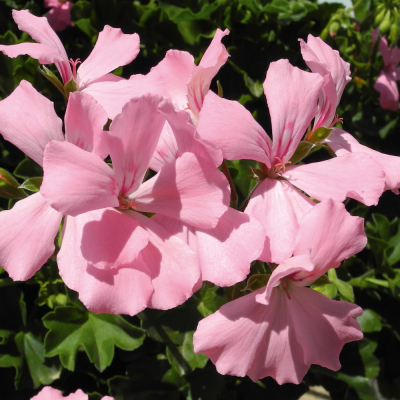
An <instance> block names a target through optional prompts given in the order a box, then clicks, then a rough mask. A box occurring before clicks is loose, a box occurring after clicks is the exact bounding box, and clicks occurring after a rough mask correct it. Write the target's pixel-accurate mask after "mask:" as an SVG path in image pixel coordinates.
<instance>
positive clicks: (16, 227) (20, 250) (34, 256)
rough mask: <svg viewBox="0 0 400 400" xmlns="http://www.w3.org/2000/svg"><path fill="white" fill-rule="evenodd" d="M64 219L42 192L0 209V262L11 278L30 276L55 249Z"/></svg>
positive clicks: (26, 277)
mask: <svg viewBox="0 0 400 400" xmlns="http://www.w3.org/2000/svg"><path fill="white" fill-rule="evenodd" d="M61 219H62V214H60V213H59V212H57V211H55V210H54V209H53V208H52V207H50V205H49V204H48V203H47V202H46V200H45V199H44V198H43V196H42V195H41V194H40V193H35V194H33V195H32V196H29V197H28V198H26V199H23V200H19V201H18V202H17V203H16V204H15V205H14V207H13V208H12V209H11V210H6V211H2V212H0V266H1V267H2V268H4V269H5V270H6V271H7V272H8V274H9V275H10V277H11V278H12V279H14V280H16V281H25V280H27V279H29V278H30V277H31V276H32V275H33V274H34V273H35V272H36V271H37V270H39V269H40V267H41V266H42V265H43V264H44V263H45V262H46V261H47V259H48V258H49V257H50V256H51V255H52V254H53V253H54V250H55V247H54V238H55V236H56V235H57V232H58V228H59V226H60V223H61Z"/></svg>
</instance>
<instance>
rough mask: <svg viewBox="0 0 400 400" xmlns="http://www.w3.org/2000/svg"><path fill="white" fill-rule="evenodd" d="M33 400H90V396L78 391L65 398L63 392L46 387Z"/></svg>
mask: <svg viewBox="0 0 400 400" xmlns="http://www.w3.org/2000/svg"><path fill="white" fill-rule="evenodd" d="M31 400H88V395H87V394H85V393H83V392H82V390H80V389H78V390H77V391H76V392H75V393H71V394H70V395H68V396H66V397H64V396H63V395H62V392H61V390H58V389H53V388H52V387H51V386H45V387H44V388H43V389H42V390H41V391H40V392H39V393H38V394H37V395H36V396H33V397H32V398H31Z"/></svg>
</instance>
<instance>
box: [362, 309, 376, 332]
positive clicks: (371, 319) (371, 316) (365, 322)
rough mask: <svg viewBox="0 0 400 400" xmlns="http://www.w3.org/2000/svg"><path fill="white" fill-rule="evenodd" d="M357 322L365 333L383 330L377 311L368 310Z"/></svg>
mask: <svg viewBox="0 0 400 400" xmlns="http://www.w3.org/2000/svg"><path fill="white" fill-rule="evenodd" d="M356 320H357V322H358V323H359V324H360V327H361V330H362V331H363V332H364V333H369V332H379V331H380V330H381V329H382V322H381V317H380V315H378V314H377V313H376V312H375V311H372V310H369V309H366V310H364V312H363V314H362V315H360V316H359V317H357V318H356Z"/></svg>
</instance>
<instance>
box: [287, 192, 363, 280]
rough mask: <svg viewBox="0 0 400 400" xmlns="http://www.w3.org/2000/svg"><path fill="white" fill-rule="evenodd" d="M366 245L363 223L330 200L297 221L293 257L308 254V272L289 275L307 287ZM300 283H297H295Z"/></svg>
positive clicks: (340, 204) (339, 204) (340, 205)
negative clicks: (311, 268) (313, 266)
mask: <svg viewBox="0 0 400 400" xmlns="http://www.w3.org/2000/svg"><path fill="white" fill-rule="evenodd" d="M366 244H367V237H366V236H365V232H364V220H363V219H362V218H359V217H353V216H351V215H350V214H349V213H348V212H347V211H346V209H345V207H344V205H343V204H342V203H338V202H335V201H333V200H331V199H329V200H324V201H322V202H321V203H319V204H317V205H316V206H315V207H313V208H312V209H311V210H310V211H308V212H307V213H305V214H304V216H303V218H302V219H301V220H300V225H299V230H298V233H297V238H296V243H295V246H294V251H293V254H294V255H295V256H296V255H300V254H310V259H311V261H312V263H313V264H314V265H315V268H313V270H312V272H311V273H309V272H305V273H302V272H299V273H297V274H295V275H292V276H290V279H292V280H293V281H297V282H298V281H301V285H303V286H305V285H309V284H311V283H312V282H314V281H315V280H316V279H318V278H319V277H320V276H321V275H323V274H324V273H326V272H327V271H328V270H329V269H331V268H336V267H338V266H339V265H340V263H341V262H342V261H343V260H346V259H347V258H349V257H351V256H352V255H354V254H357V253H358V252H360V251H361V250H362V249H363V248H364V247H365V246H366ZM299 283H300V282H299Z"/></svg>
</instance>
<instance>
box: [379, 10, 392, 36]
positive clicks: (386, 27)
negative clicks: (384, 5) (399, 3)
mask: <svg viewBox="0 0 400 400" xmlns="http://www.w3.org/2000/svg"><path fill="white" fill-rule="evenodd" d="M390 17H391V11H390V10H387V11H386V14H385V18H384V19H383V21H382V22H381V23H380V24H379V31H380V32H381V33H386V32H387V31H388V30H389V29H390V25H391V24H390V19H391V18H390Z"/></svg>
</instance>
